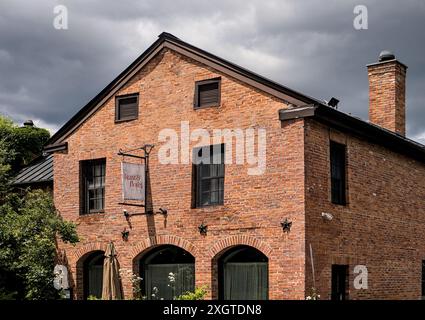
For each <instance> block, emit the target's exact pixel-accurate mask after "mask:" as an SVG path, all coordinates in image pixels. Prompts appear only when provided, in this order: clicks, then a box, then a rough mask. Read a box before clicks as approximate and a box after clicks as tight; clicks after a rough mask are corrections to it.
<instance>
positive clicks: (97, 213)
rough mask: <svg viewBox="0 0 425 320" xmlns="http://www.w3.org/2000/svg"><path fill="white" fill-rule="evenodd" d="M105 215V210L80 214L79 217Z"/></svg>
mask: <svg viewBox="0 0 425 320" xmlns="http://www.w3.org/2000/svg"><path fill="white" fill-rule="evenodd" d="M103 213H105V210H99V211H91V212H87V213H80V217H87V216H93V215H99V214H100V215H102V214H103Z"/></svg>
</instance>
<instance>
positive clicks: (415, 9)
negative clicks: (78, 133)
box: [0, 0, 425, 143]
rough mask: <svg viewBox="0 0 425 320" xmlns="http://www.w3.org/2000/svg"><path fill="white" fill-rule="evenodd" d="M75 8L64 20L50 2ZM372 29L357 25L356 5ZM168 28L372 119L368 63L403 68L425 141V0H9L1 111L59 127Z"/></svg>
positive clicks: (0, 56) (0, 37)
mask: <svg viewBox="0 0 425 320" xmlns="http://www.w3.org/2000/svg"><path fill="white" fill-rule="evenodd" d="M59 4H63V5H65V6H66V7H67V9H68V29H67V30H57V29H55V28H54V27H53V20H54V18H55V14H54V12H53V8H54V7H55V6H56V5H59ZM359 4H363V5H366V7H367V9H368V29H367V30H356V29H355V28H354V27H353V19H354V18H355V14H354V13H353V9H354V7H355V6H356V5H359ZM162 31H167V32H170V33H173V34H174V35H175V36H177V37H179V38H180V39H182V40H184V41H186V42H189V43H191V44H193V45H195V46H198V47H200V48H202V49H204V50H207V51H209V52H211V53H213V54H216V55H218V56H221V57H223V58H225V59H227V60H230V61H232V62H235V63H237V64H239V65H241V66H243V67H246V68H248V69H250V70H252V71H255V72H257V73H260V74H262V75H264V76H266V77H268V78H271V79H272V80H275V81H277V82H280V83H282V84H283V85H286V86H288V87H290V88H292V89H295V90H298V91H301V92H303V93H305V94H308V95H311V96H313V97H315V98H319V99H326V100H328V99H329V98H331V97H332V96H334V97H336V98H338V99H339V100H340V101H341V102H340V105H339V107H340V110H342V111H344V112H349V113H352V114H353V115H356V116H359V117H361V118H363V119H367V111H368V80H367V71H366V67H365V66H366V64H368V63H372V62H376V61H377V59H378V55H379V52H380V51H381V50H383V49H388V50H391V51H393V52H394V53H395V55H396V56H397V58H398V59H399V60H400V61H401V62H403V63H405V64H406V65H407V66H408V67H409V68H408V71H407V128H408V136H409V137H410V138H413V139H416V140H419V141H421V142H422V143H425V1H424V0H407V1H406V0H405V1H396V0H379V1H378V0H375V1H369V0H363V1H361V2H359V1H349V0H344V1H341V0H334V1H327V0H317V1H316V0H293V1H289V0H286V1H282V0H260V1H248V0H240V1H239V0H235V1H230V0H226V1H218V0H215V1H200V0H197V1H196V0H186V1H177V0H170V1H160V0H156V1H148V0H134V1H128V0H127V1H116V0H115V1H114V0H110V1H105V0H102V1H100V0H97V1H96V0H72V1H71V0H61V1H54V0H37V1H30V0H27V1H21V0H1V2H0V112H1V113H2V114H6V115H7V116H9V117H11V118H12V119H13V120H14V121H16V122H17V123H22V122H23V121H24V120H26V119H33V120H34V121H35V123H36V125H37V126H40V127H47V128H49V129H51V130H52V132H54V131H55V130H57V129H58V128H59V127H60V126H61V125H63V124H64V123H65V122H66V121H67V120H68V119H69V118H70V117H71V116H72V115H73V114H75V113H76V112H77V111H78V110H79V109H80V108H82V107H83V106H84V105H85V104H86V103H87V102H88V101H89V100H90V99H91V98H93V97H94V96H95V95H96V94H97V93H98V92H99V91H100V90H101V89H103V87H104V86H106V85H107V84H108V83H109V82H110V81H111V80H113V79H114V78H115V77H116V76H117V75H118V74H119V73H120V72H121V71H122V70H123V69H124V68H125V67H126V66H128V65H129V64H130V63H131V62H132V61H133V60H134V59H136V57H137V56H138V55H140V54H141V53H142V52H143V51H144V50H145V49H146V48H147V47H148V46H149V45H150V44H151V43H152V42H153V41H155V40H156V39H157V36H158V35H159V34H160V33H161V32H162Z"/></svg>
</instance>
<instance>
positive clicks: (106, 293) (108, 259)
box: [102, 242, 123, 300]
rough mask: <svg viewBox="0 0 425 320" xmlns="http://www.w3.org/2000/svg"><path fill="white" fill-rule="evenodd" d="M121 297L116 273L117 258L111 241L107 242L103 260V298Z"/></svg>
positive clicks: (119, 283) (117, 298)
mask: <svg viewBox="0 0 425 320" xmlns="http://www.w3.org/2000/svg"><path fill="white" fill-rule="evenodd" d="M122 298H123V294H122V288H121V282H120V278H119V273H118V260H117V255H116V253H115V247H114V244H113V243H112V242H110V243H109V244H108V247H107V249H106V252H105V259H104V261H103V289H102V299H103V300H119V299H122Z"/></svg>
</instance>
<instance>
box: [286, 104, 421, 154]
mask: <svg viewBox="0 0 425 320" xmlns="http://www.w3.org/2000/svg"><path fill="white" fill-rule="evenodd" d="M298 118H313V119H315V120H317V121H319V122H322V123H324V124H326V125H328V126H330V127H333V128H336V129H338V130H341V131H344V132H349V133H351V134H353V135H355V136H358V137H361V138H365V139H367V140H368V141H370V142H373V143H377V144H380V145H382V146H384V147H386V148H388V149H390V150H394V151H396V152H398V153H401V154H405V155H408V156H410V157H411V158H414V159H416V160H419V161H422V162H425V146H424V145H423V144H420V143H418V142H416V141H413V140H411V139H409V138H406V137H404V136H402V135H400V134H397V133H395V132H393V131H390V130H387V129H385V128H382V127H380V126H378V125H376V124H373V123H370V122H367V121H364V120H362V119H360V118H357V117H353V116H351V115H348V114H346V113H344V112H341V111H338V110H336V109H334V108H331V107H329V106H326V105H323V104H315V105H306V106H301V107H295V108H288V109H282V110H279V119H280V120H281V121H285V120H291V119H298Z"/></svg>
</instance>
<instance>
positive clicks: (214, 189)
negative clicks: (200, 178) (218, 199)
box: [211, 179, 218, 191]
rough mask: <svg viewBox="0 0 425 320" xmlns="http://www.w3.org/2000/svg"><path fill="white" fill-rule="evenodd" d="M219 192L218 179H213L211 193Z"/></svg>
mask: <svg viewBox="0 0 425 320" xmlns="http://www.w3.org/2000/svg"><path fill="white" fill-rule="evenodd" d="M217 190H218V179H211V191H217Z"/></svg>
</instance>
